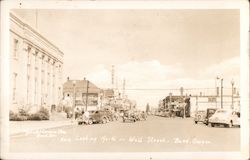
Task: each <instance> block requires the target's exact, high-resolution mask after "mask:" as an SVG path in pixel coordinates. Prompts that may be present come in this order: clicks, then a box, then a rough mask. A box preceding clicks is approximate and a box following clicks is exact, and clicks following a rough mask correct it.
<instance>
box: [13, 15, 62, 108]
mask: <svg viewBox="0 0 250 160" xmlns="http://www.w3.org/2000/svg"><path fill="white" fill-rule="evenodd" d="M62 67H63V53H62V51H60V50H59V49H58V48H57V47H56V46H55V45H54V44H52V43H51V42H50V41H49V40H47V39H46V38H45V37H43V36H42V35H41V34H40V33H38V32H37V31H36V30H35V29H34V28H32V27H31V26H30V25H28V24H27V23H25V22H24V21H23V20H22V19H21V18H19V17H18V16H17V15H15V14H14V13H10V80H11V82H10V85H11V87H10V88H11V91H10V98H11V99H10V100H11V107H10V110H12V111H17V109H18V108H20V107H26V108H30V111H31V112H32V111H37V110H38V109H39V108H40V107H41V106H46V107H51V106H52V105H57V104H58V103H59V101H60V100H61V99H62Z"/></svg>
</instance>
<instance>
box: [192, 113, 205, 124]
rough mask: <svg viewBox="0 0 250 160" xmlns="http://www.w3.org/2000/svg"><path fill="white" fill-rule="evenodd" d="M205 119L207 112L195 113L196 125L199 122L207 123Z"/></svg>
mask: <svg viewBox="0 0 250 160" xmlns="http://www.w3.org/2000/svg"><path fill="white" fill-rule="evenodd" d="M205 118H206V111H205V110H199V111H197V112H196V113H195V116H194V123H195V124H197V123H198V122H202V123H204V122H205Z"/></svg>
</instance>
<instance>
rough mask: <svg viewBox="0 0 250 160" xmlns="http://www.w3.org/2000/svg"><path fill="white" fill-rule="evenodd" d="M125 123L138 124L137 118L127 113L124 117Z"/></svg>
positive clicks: (131, 113)
mask: <svg viewBox="0 0 250 160" xmlns="http://www.w3.org/2000/svg"><path fill="white" fill-rule="evenodd" d="M122 120H123V122H126V121H129V122H136V117H135V114H134V113H133V112H129V111H125V112H124V114H123V117H122Z"/></svg>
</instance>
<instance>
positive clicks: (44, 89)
mask: <svg viewBox="0 0 250 160" xmlns="http://www.w3.org/2000/svg"><path fill="white" fill-rule="evenodd" d="M47 64H48V57H47V56H46V55H44V59H43V68H44V77H43V78H44V86H43V99H42V100H43V105H47V104H48V102H47V98H48V78H47V77H48V71H47V69H48V67H47Z"/></svg>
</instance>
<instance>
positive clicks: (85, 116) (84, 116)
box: [83, 111, 89, 124]
mask: <svg viewBox="0 0 250 160" xmlns="http://www.w3.org/2000/svg"><path fill="white" fill-rule="evenodd" d="M83 121H84V122H85V123H86V124H88V122H89V112H88V111H85V112H84V114H83Z"/></svg>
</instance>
